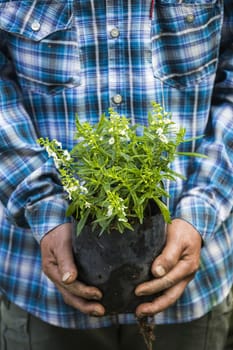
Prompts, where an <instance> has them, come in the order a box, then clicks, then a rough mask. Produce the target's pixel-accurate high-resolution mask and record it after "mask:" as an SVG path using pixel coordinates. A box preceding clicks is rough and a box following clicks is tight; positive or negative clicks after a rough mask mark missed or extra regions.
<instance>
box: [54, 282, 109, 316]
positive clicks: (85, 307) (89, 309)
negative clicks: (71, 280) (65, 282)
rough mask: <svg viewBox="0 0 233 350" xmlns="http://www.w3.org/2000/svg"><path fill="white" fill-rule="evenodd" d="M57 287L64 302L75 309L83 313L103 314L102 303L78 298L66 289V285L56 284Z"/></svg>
mask: <svg viewBox="0 0 233 350" xmlns="http://www.w3.org/2000/svg"><path fill="white" fill-rule="evenodd" d="M57 288H58V289H59V291H60V292H61V294H62V297H63V299H64V301H65V303H66V304H68V305H70V306H72V307H74V308H75V309H78V310H79V311H81V312H83V313H84V314H88V315H91V316H104V314H105V309H104V307H103V305H101V304H100V303H97V302H91V301H88V300H85V299H83V298H80V297H78V296H76V295H74V294H72V293H70V291H69V290H67V288H66V287H62V286H61V285H58V286H57Z"/></svg>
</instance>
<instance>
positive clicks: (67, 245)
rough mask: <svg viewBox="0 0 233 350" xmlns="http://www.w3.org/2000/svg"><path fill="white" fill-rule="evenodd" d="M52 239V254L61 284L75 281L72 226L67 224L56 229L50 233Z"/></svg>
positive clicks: (75, 268)
mask: <svg viewBox="0 0 233 350" xmlns="http://www.w3.org/2000/svg"><path fill="white" fill-rule="evenodd" d="M52 234H54V235H55V236H56V237H55V239H54V248H53V254H54V256H55V259H56V263H57V265H58V268H59V271H60V278H61V280H62V282H63V283H66V284H69V283H72V282H74V281H75V280H76V279H77V275H78V272H77V267H76V264H75V262H74V258H73V254H72V225H71V224H69V223H67V224H64V225H60V226H58V227H56V230H54V232H53V233H52Z"/></svg>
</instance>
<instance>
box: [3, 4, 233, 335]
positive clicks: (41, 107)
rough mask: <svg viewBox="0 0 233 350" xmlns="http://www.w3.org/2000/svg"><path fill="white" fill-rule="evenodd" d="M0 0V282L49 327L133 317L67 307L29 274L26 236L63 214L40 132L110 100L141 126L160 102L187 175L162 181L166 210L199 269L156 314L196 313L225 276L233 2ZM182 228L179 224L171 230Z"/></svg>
mask: <svg viewBox="0 0 233 350" xmlns="http://www.w3.org/2000/svg"><path fill="white" fill-rule="evenodd" d="M151 3H152V4H153V2H151V0H144V1H140V0H128V1H123V0H108V1H104V0H98V1H94V0H74V1H72V0H49V1H43V0H25V1H14V0H13V1H5V0H1V1H0V76H1V78H0V155H1V162H0V200H1V202H2V204H3V205H2V207H1V210H0V212H1V214H0V222H1V234H0V257H1V259H0V288H1V291H2V292H3V293H6V295H7V297H8V298H9V299H10V300H12V301H13V302H14V303H16V304H18V305H19V306H21V307H22V308H24V309H25V310H28V311H29V312H31V313H33V314H34V315H36V316H38V317H40V318H42V319H43V320H45V321H47V322H49V323H51V324H55V325H60V326H63V327H78V328H95V327H101V326H108V325H110V324H112V323H114V322H120V323H134V322H135V318H134V316H133V315H119V316H114V317H112V316H111V317H108V316H107V317H103V318H101V319H97V318H93V317H89V316H86V315H83V314H81V313H80V312H79V311H77V310H74V309H73V308H71V307H69V306H67V305H66V304H65V303H64V302H63V299H62V297H61V295H60V294H59V292H58V291H57V289H56V288H55V286H54V285H53V283H52V282H51V281H49V279H48V278H47V277H46V276H45V275H44V274H43V273H42V271H41V257H40V249H39V241H40V239H41V238H42V237H43V236H44V234H45V233H47V232H48V231H49V230H51V229H52V228H54V227H56V226H57V225H60V224H62V223H64V222H67V221H68V220H69V219H68V218H67V217H66V216H65V211H66V207H67V202H66V199H65V195H64V192H63V189H62V187H61V185H60V182H59V177H58V174H57V171H56V169H55V167H54V164H53V161H52V159H51V158H48V156H47V153H46V152H45V151H44V150H43V149H42V148H41V147H40V146H39V145H38V144H37V141H36V140H37V138H38V137H40V136H43V137H49V138H50V139H52V138H56V139H58V140H59V141H61V142H62V144H63V146H64V148H68V149H70V148H71V147H72V146H73V144H72V142H73V133H74V129H75V123H74V121H75V115H76V114H77V113H78V115H79V118H80V119H81V120H82V121H84V120H88V121H91V122H92V123H95V122H96V121H97V119H98V116H100V115H101V114H102V113H103V112H107V111H108V108H109V107H110V106H113V107H114V108H115V110H116V111H117V112H119V113H120V114H124V115H126V116H127V117H128V118H131V120H132V122H138V123H141V124H146V123H147V113H148V111H149V110H150V108H151V102H152V101H156V102H159V103H161V104H162V105H163V106H164V107H165V109H166V110H167V111H172V114H173V119H174V121H175V122H176V123H177V124H178V125H180V126H183V127H185V128H186V132H187V137H188V138H189V137H196V136H200V135H204V137H202V138H198V139H196V140H195V141H192V142H187V143H185V144H183V145H182V147H181V150H182V151H190V150H191V151H193V150H196V151H198V152H201V153H205V154H206V155H208V158H207V159H198V158H195V159H194V158H192V159H191V158H186V157H180V158H179V159H177V160H176V161H175V162H174V164H173V165H172V167H173V168H174V170H175V171H178V172H181V173H182V174H183V175H184V176H186V178H187V180H178V181H177V182H175V183H167V184H166V187H167V189H168V190H169V192H170V194H171V197H170V200H169V203H168V204H169V207H170V210H171V213H172V216H173V217H178V218H182V219H184V220H187V221H188V222H190V223H191V224H192V225H193V226H194V227H195V228H196V229H197V230H198V231H199V232H200V234H201V235H202V237H203V241H204V245H203V248H202V255H201V264H200V269H199V271H198V272H197V274H196V276H195V278H194V280H193V281H192V282H190V283H189V285H188V287H187V288H186V290H185V292H184V293H183V295H182V297H181V298H180V299H179V300H178V301H177V302H176V303H175V304H174V305H173V306H172V307H170V308H169V309H168V310H166V311H165V312H163V313H160V314H159V315H157V316H156V319H157V323H171V322H175V323H176V322H185V321H189V320H192V319H195V318H198V317H200V316H202V315H203V314H204V313H206V312H208V311H209V310H210V309H211V308H212V307H213V305H216V304H218V303H219V302H220V301H222V300H223V298H224V297H225V296H226V295H227V294H228V292H229V290H230V287H231V284H232V278H233V220H232V218H233V216H232V204H233V177H232V174H233V165H232V164H233V163H232V159H233V143H232V140H233V106H232V103H233V70H232V67H233V42H232V35H233V10H232V4H231V0H226V1H225V11H224V6H223V1H221V0H183V1H177V0H156V1H155V3H154V6H152V7H151ZM224 13H225V18H224ZM184 234H185V233H184Z"/></svg>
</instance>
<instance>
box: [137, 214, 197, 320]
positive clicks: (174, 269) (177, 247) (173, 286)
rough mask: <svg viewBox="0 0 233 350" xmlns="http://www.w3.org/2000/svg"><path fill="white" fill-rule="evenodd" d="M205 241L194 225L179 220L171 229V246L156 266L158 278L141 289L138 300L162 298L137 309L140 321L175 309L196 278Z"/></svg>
mask: <svg viewBox="0 0 233 350" xmlns="http://www.w3.org/2000/svg"><path fill="white" fill-rule="evenodd" d="M201 245H202V239H201V236H200V234H199V233H198V232H197V231H196V230H195V229H194V227H193V226H192V225H190V224H189V223H187V222H186V221H184V220H181V219H175V220H173V221H172V223H171V224H169V225H168V226H167V242H166V245H165V247H164V249H163V251H162V253H161V254H160V255H159V256H158V257H157V258H156V259H155V260H154V262H153V264H152V274H153V276H154V277H155V278H154V279H153V280H151V281H149V282H145V283H142V284H140V285H139V286H137V288H136V290H135V293H136V295H138V296H142V295H153V294H155V293H158V292H162V294H161V295H160V296H158V297H156V298H155V299H154V300H153V301H152V302H150V303H143V304H141V305H139V306H138V307H137V309H136V315H137V316H138V317H144V316H151V315H155V314H157V313H159V312H161V311H163V310H165V309H167V308H168V307H169V306H171V305H172V304H173V303H174V302H175V301H176V300H177V299H178V298H179V297H180V296H181V294H182V293H183V291H184V289H185V287H186V286H187V284H188V283H189V281H190V280H191V279H192V278H193V277H194V275H195V272H196V271H197V270H198V267H199V262H200V251H201Z"/></svg>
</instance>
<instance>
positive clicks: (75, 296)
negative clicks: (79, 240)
mask: <svg viewBox="0 0 233 350" xmlns="http://www.w3.org/2000/svg"><path fill="white" fill-rule="evenodd" d="M71 230H72V226H71V224H69V223H66V224H63V225H60V226H58V227H56V228H55V229H53V230H52V231H50V232H49V233H47V234H46V235H45V236H44V238H43V239H42V240H41V255H42V267H43V271H44V273H45V274H46V275H47V276H48V277H49V278H50V280H52V282H53V283H54V284H55V285H56V287H57V288H58V289H59V291H60V292H61V294H62V296H63V299H64V301H65V303H66V304H69V305H71V306H73V307H74V308H76V309H78V310H80V311H81V312H83V313H85V314H89V315H92V316H103V315H104V312H105V310H104V307H103V306H102V305H101V304H100V303H98V302H97V300H100V299H101V298H102V294H101V292H100V290H99V289H97V288H95V287H92V286H86V285H84V284H83V283H81V282H79V281H78V280H77V276H78V271H77V268H76V266H75V263H74V259H73V254H72V243H71V242H72V238H71Z"/></svg>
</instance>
